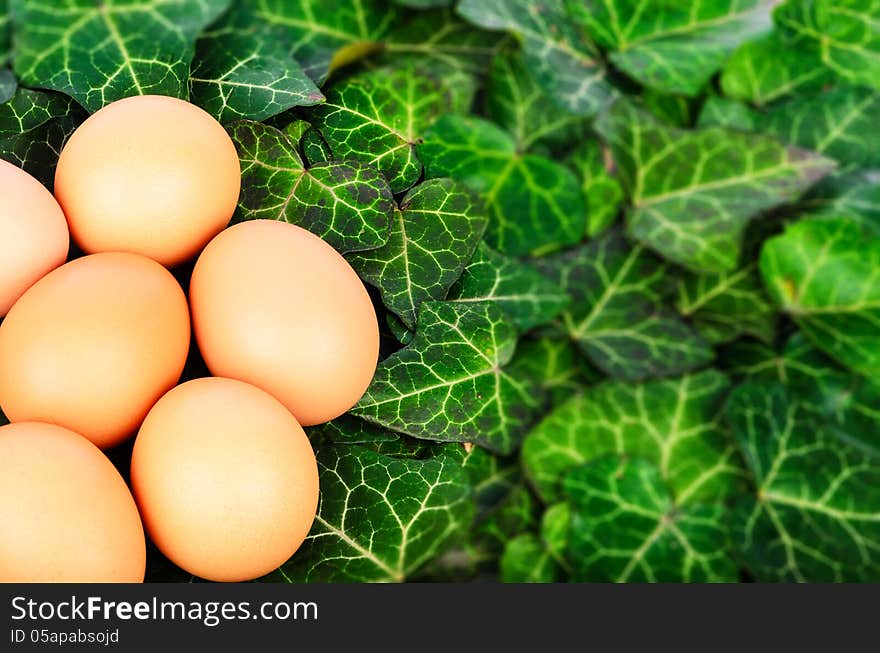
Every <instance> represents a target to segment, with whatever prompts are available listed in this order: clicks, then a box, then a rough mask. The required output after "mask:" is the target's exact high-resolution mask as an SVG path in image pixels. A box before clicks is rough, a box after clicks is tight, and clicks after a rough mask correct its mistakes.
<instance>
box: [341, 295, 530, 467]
mask: <svg viewBox="0 0 880 653" xmlns="http://www.w3.org/2000/svg"><path fill="white" fill-rule="evenodd" d="M515 347H516V331H515V329H514V327H513V325H512V324H511V323H510V321H509V319H508V318H507V317H506V316H505V315H504V313H502V311H501V309H499V308H498V307H496V306H495V305H494V304H492V303H489V302H486V303H482V304H467V305H464V304H450V303H444V302H426V303H424V304H422V308H421V310H420V312H419V320H418V324H417V326H416V335H415V338H414V339H413V341H412V343H411V344H410V345H409V346H408V347H406V348H405V349H402V350H400V351H398V352H397V353H395V354H392V355H391V356H389V357H388V358H386V359H385V360H384V361H382V362H381V363H379V367H378V368H377V369H376V375H375V377H374V378H373V382H372V383H371V384H370V387H369V388H367V391H366V393H365V394H364V396H363V398H362V399H361V400H360V401H359V402H358V403H357V405H356V406H355V407H354V408H353V409H352V413H353V414H355V415H358V416H359V417H363V418H364V419H367V420H369V421H371V422H375V423H377V424H382V425H383V426H386V427H388V428H390V429H392V430H395V431H400V432H402V433H406V434H408V435H412V436H414V437H417V438H425V439H429V440H439V441H454V442H475V443H477V444H480V445H482V446H485V447H487V448H489V449H491V450H492V451H496V452H499V453H510V452H512V451H513V450H514V449H515V448H516V447H517V445H518V444H519V442H520V440H521V439H522V437H523V436H524V435H525V431H526V430H527V429H528V428H529V426H531V423H532V422H533V421H534V419H535V418H536V417H537V415H536V411H537V410H538V409H539V408H540V407H541V404H542V397H541V393H540V392H539V389H538V388H537V387H536V384H535V383H533V382H532V381H531V380H530V379H528V378H520V377H519V376H514V375H513V374H512V373H510V372H508V371H507V370H505V369H504V367H505V365H506V364H507V363H508V362H509V361H510V359H511V358H512V357H513V353H514V349H515Z"/></svg>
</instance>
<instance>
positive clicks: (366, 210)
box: [231, 121, 394, 253]
mask: <svg viewBox="0 0 880 653" xmlns="http://www.w3.org/2000/svg"><path fill="white" fill-rule="evenodd" d="M231 135H232V140H233V142H235V145H236V148H237V149H238V154H239V158H240V159H241V184H242V192H241V197H240V198H239V205H238V215H237V216H236V219H238V220H255V219H270V220H283V221H285V222H290V223H291V224H297V225H299V226H301V227H303V228H305V229H308V230H309V231H312V232H313V233H315V234H317V235H319V236H321V238H323V239H324V240H326V241H327V242H328V243H330V244H331V245H333V247H335V248H336V249H337V250H339V251H340V252H343V253H345V252H354V251H360V250H365V249H374V248H376V247H381V246H382V245H384V244H385V243H386V242H387V241H388V229H389V220H390V217H391V213H392V208H393V206H394V199H393V197H392V195H391V191H390V189H389V188H388V184H387V182H386V181H385V179H384V177H382V175H381V174H380V173H379V172H378V171H377V170H376V169H375V168H372V167H370V166H367V165H364V164H361V163H356V162H348V161H345V162H343V161H333V162H329V163H321V164H317V165H313V166H312V167H310V168H306V167H305V165H304V164H303V161H302V159H301V158H300V156H299V154H298V153H297V149H296V145H295V144H294V143H291V142H290V139H289V138H288V137H287V136H286V135H285V134H284V133H283V132H281V131H279V130H277V129H275V128H274V127H269V126H268V125H263V124H260V123H257V122H249V121H242V122H239V123H236V124H235V125H233V126H232V129H231Z"/></svg>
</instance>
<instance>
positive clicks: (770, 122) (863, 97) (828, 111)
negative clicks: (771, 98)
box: [757, 87, 880, 167]
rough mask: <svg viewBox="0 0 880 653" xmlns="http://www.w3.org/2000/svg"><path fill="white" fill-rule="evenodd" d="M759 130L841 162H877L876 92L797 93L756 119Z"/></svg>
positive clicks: (879, 96)
mask: <svg viewBox="0 0 880 653" xmlns="http://www.w3.org/2000/svg"><path fill="white" fill-rule="evenodd" d="M757 120H758V122H759V124H760V126H761V131H765V132H767V133H770V134H774V135H776V136H778V137H779V138H780V139H781V140H783V141H785V142H786V143H790V144H792V145H798V146H800V147H803V148H806V149H809V150H813V151H814V152H818V153H820V154H824V155H825V156H827V157H829V158H832V159H835V160H837V161H839V162H840V163H841V164H850V165H855V166H865V167H870V166H877V165H880V136H878V135H877V130H876V129H875V126H876V125H877V124H878V123H880V92H878V91H874V90H871V89H867V88H850V87H838V88H835V89H833V90H830V91H827V92H824V93H821V94H818V95H814V96H798V97H796V98H794V99H792V100H790V101H788V102H785V103H783V104H779V105H777V106H774V107H773V108H772V109H770V110H769V111H767V112H766V114H764V115H762V116H761V117H760V118H758V119H757Z"/></svg>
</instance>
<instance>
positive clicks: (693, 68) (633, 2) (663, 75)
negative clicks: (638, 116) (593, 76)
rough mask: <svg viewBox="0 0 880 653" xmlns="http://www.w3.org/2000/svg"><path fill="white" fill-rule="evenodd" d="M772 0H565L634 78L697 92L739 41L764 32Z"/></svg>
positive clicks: (656, 85) (676, 90)
mask: <svg viewBox="0 0 880 653" xmlns="http://www.w3.org/2000/svg"><path fill="white" fill-rule="evenodd" d="M773 4H774V2H773V1H772V0H714V1H712V2H697V3H692V4H691V3H685V2H679V3H675V2H661V3H646V2H644V0H587V2H580V1H572V0H569V2H568V6H569V7H570V8H571V11H572V15H573V17H574V18H575V19H576V20H578V21H580V22H581V24H583V25H584V26H585V28H586V30H587V32H588V33H589V34H590V36H591V37H592V38H593V39H594V40H595V41H596V43H598V44H599V45H600V46H602V47H603V48H605V49H607V50H610V51H611V54H610V56H609V59H610V60H611V62H612V63H613V64H614V65H615V66H617V68H619V69H620V70H622V71H624V72H625V73H627V74H628V75H629V76H630V77H632V78H633V79H635V80H637V81H639V82H640V83H642V84H644V85H645V86H648V87H650V88H653V89H657V90H659V91H662V92H664V93H680V94H683V95H689V96H693V95H697V94H698V93H699V92H700V91H701V90H702V88H703V87H704V86H705V85H706V83H707V82H708V81H709V79H710V78H711V77H712V75H714V74H715V73H716V72H717V71H718V69H719V68H721V66H722V64H723V63H724V61H725V59H727V57H728V55H729V54H730V53H731V52H732V51H733V50H734V49H735V48H736V47H737V46H738V45H740V44H741V43H743V42H746V41H750V40H751V39H753V38H755V37H756V36H758V35H761V34H763V33H765V32H766V31H768V29H769V28H770V25H771V21H770V9H771V7H772V6H773Z"/></svg>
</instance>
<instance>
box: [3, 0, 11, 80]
mask: <svg viewBox="0 0 880 653" xmlns="http://www.w3.org/2000/svg"><path fill="white" fill-rule="evenodd" d="M11 55H12V21H11V20H10V16H9V0H0V68H2V67H3V66H5V65H6V64H7V63H8V62H9V60H10V59H11V58H12V57H11Z"/></svg>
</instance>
